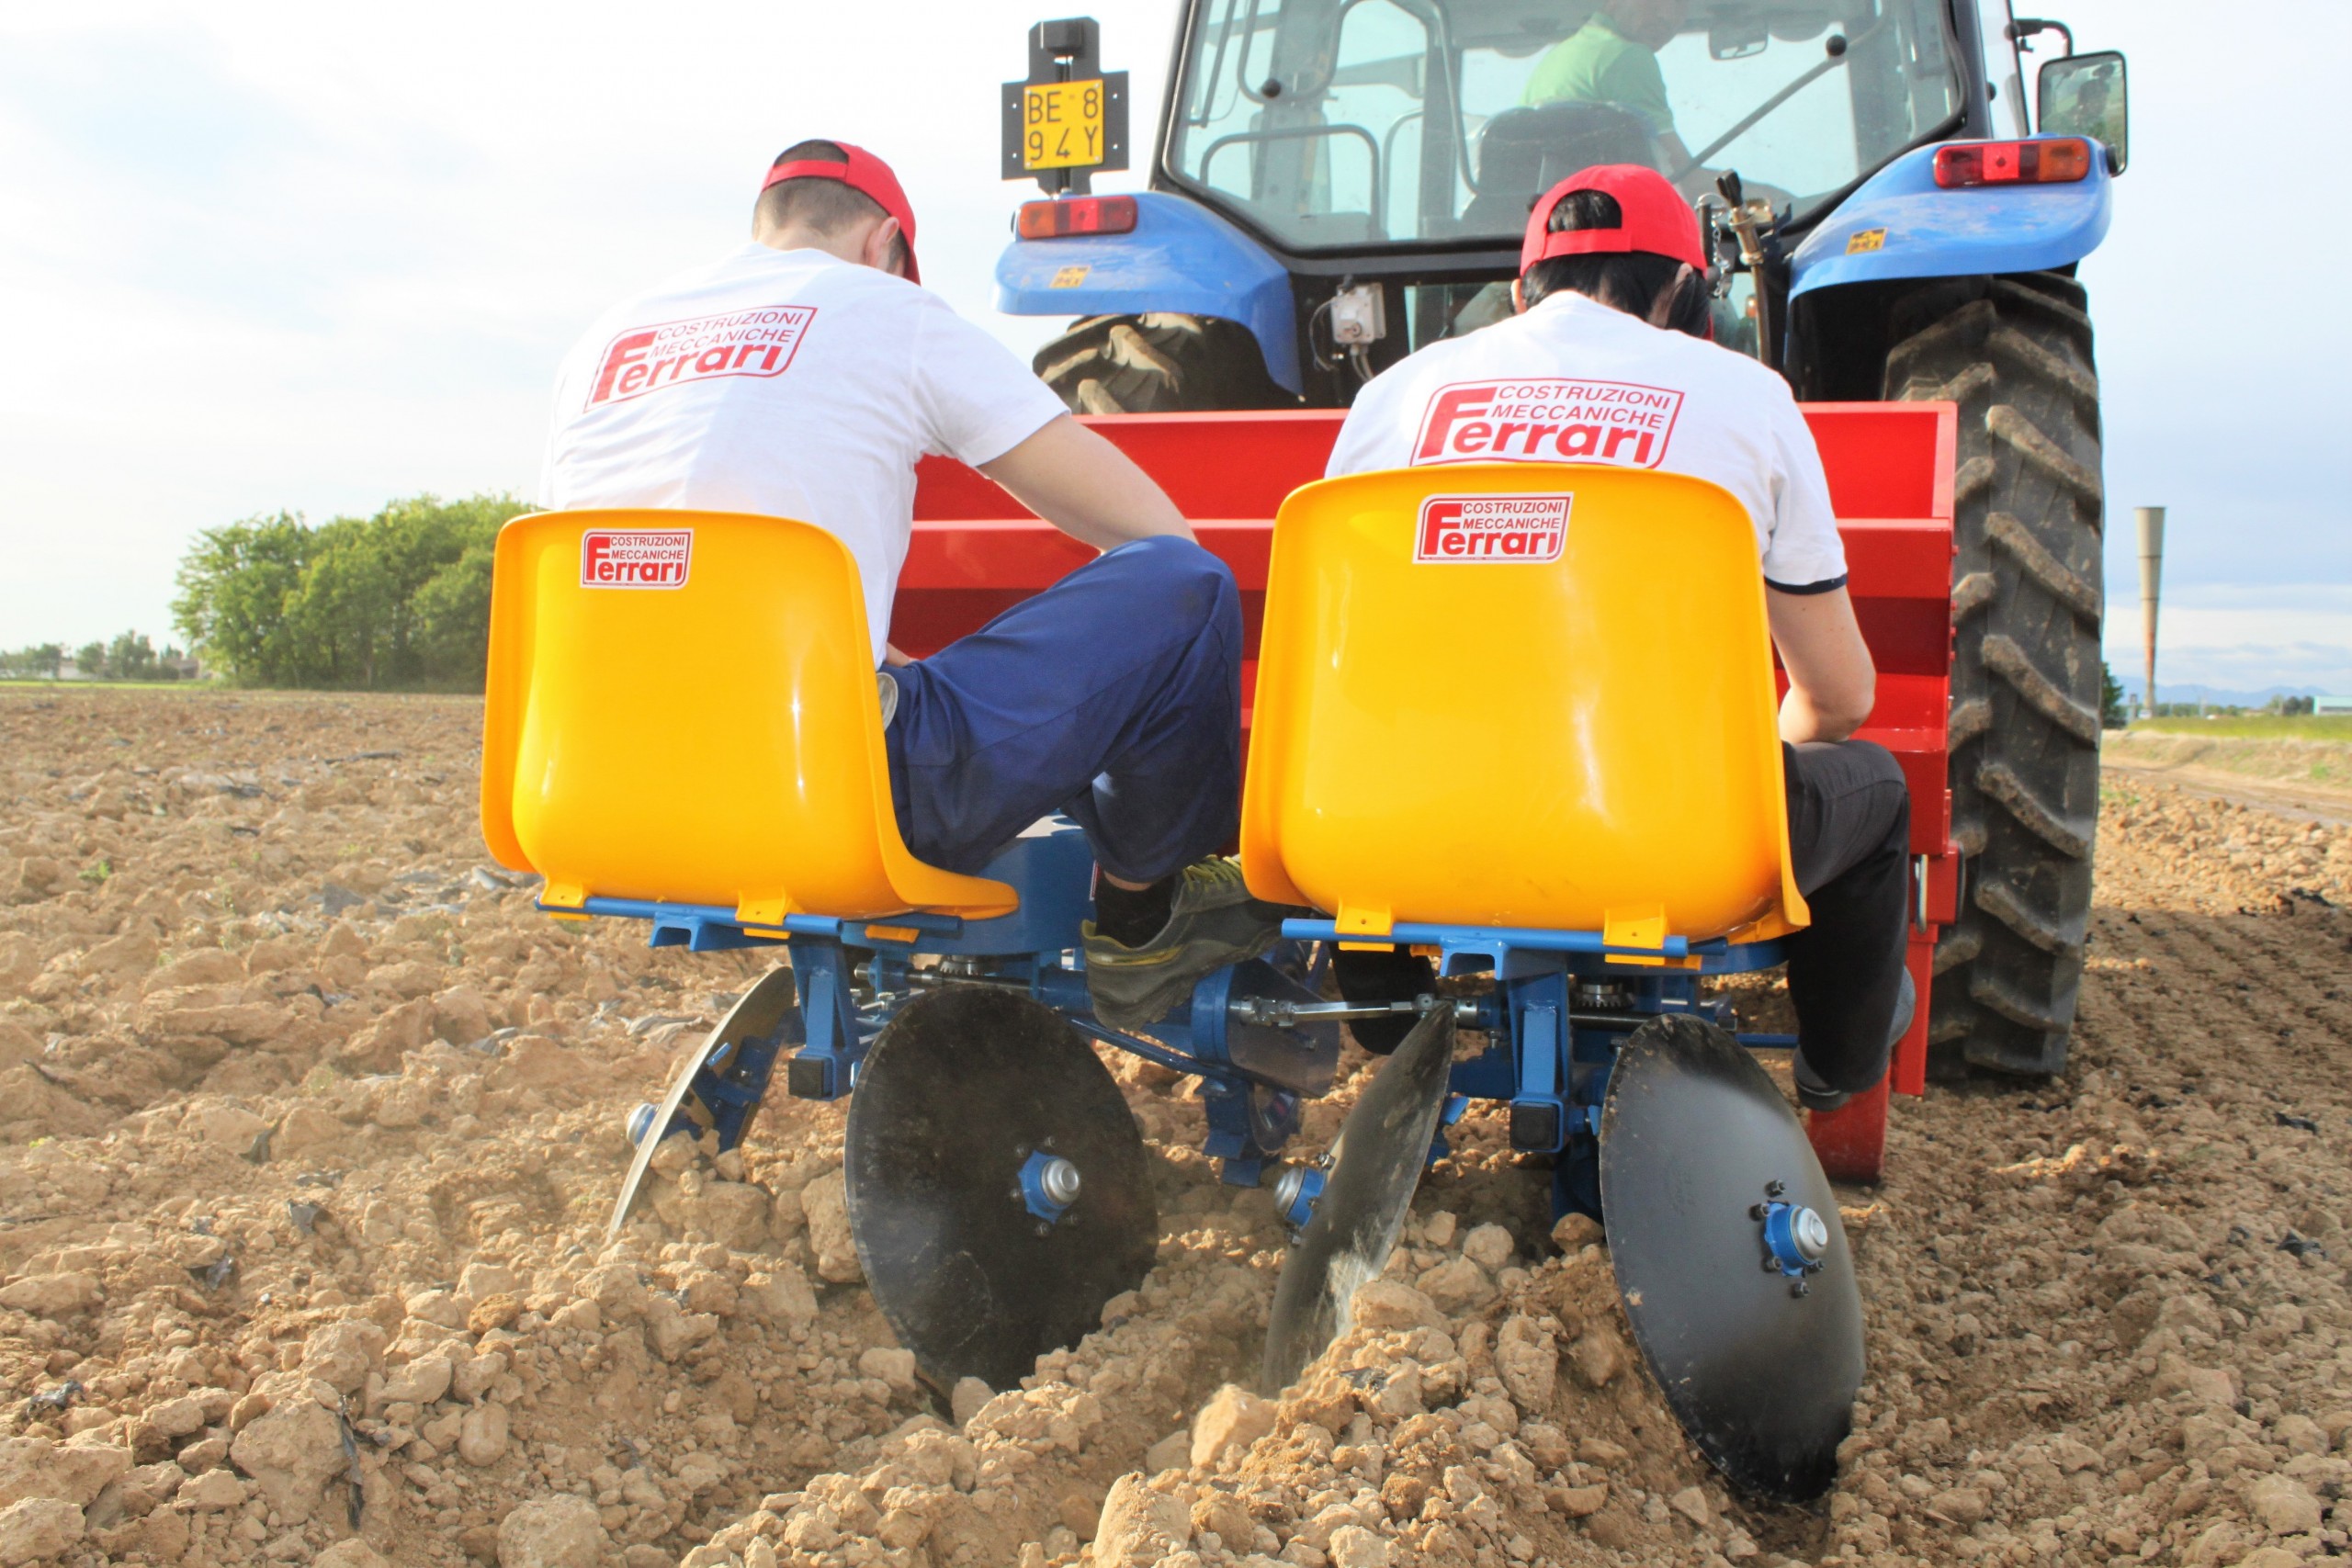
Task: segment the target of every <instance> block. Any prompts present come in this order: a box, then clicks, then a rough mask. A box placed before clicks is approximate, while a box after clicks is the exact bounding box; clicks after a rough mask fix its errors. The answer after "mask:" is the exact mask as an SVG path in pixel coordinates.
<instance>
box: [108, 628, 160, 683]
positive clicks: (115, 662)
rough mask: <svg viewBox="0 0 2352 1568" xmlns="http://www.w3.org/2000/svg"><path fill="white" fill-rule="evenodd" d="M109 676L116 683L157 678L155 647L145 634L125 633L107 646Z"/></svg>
mask: <svg viewBox="0 0 2352 1568" xmlns="http://www.w3.org/2000/svg"><path fill="white" fill-rule="evenodd" d="M107 678H108V679H110V680H116V681H152V680H153V679H154V678H155V645H154V644H153V643H151V642H149V641H148V640H147V635H146V634H145V633H144V632H124V633H122V634H121V635H119V637H116V638H115V639H114V641H113V642H111V643H109V644H107Z"/></svg>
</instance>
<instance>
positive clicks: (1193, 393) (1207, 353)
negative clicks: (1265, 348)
mask: <svg viewBox="0 0 2352 1568" xmlns="http://www.w3.org/2000/svg"><path fill="white" fill-rule="evenodd" d="M1032 363H1033V365H1034V367H1035V370H1036V372H1037V375H1038V378H1040V379H1042V380H1043V381H1044V382H1045V383H1046V385H1047V386H1049V387H1051V388H1053V389H1054V390H1055V391H1056V392H1057V393H1059V394H1060V395H1061V400H1062V401H1063V402H1065V403H1067V404H1069V409H1070V412H1072V413H1179V412H1208V411H1215V410H1219V409H1272V408H1295V407H1296V406H1297V405H1298V400H1297V399H1296V398H1295V397H1293V396H1291V394H1290V393H1288V392H1286V391H1284V390H1283V389H1282V388H1281V387H1279V386H1277V385H1276V384H1275V383H1274V380H1273V378H1272V377H1270V376H1268V375H1267V374H1266V361H1265V356H1264V355H1261V353H1259V351H1258V340H1257V339H1255V338H1253V337H1251V336H1250V332H1249V329H1248V328H1246V327H1243V326H1241V325H1240V324H1238V322H1234V321H1225V320H1223V319H1221V318H1219V317H1216V316H1187V315H1179V314H1176V313H1174V312H1172V311H1154V312H1153V313H1151V314H1150V315H1146V316H1090V317H1088V318H1087V319H1086V320H1084V321H1080V322H1078V323H1077V324H1076V325H1074V326H1072V327H1071V328H1070V330H1069V332H1067V333H1063V334H1062V335H1061V336H1060V337H1057V338H1056V339H1055V340H1054V341H1053V342H1051V343H1049V344H1046V346H1045V347H1043V348H1041V349H1039V350H1038V351H1037V356H1036V358H1035V360H1034V361H1033V362H1032Z"/></svg>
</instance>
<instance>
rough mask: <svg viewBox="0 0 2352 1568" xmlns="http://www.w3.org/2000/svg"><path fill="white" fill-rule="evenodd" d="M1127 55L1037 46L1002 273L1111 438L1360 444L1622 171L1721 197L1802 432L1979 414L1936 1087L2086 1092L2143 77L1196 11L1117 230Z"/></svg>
mask: <svg viewBox="0 0 2352 1568" xmlns="http://www.w3.org/2000/svg"><path fill="white" fill-rule="evenodd" d="M1096 39H1097V35H1096V29H1095V27H1094V24H1093V23H1092V22H1091V21H1088V20H1083V19H1077V20H1069V21H1061V22H1046V23H1041V24H1039V26H1038V27H1037V28H1035V29H1034V30H1033V32H1032V34H1031V37H1030V61H1031V74H1030V79H1029V82H1028V83H1026V84H1012V85H1010V86H1009V87H1008V91H1007V98H1006V172H1007V173H1008V175H1035V177H1037V178H1038V179H1039V182H1040V184H1041V185H1043V186H1045V188H1046V191H1047V192H1048V193H1049V195H1050V197H1051V199H1048V200H1043V201H1034V202H1031V203H1028V204H1026V205H1024V207H1023V209H1022V211H1021V214H1020V217H1019V220H1018V223H1017V230H1018V232H1019V235H1020V238H1018V239H1017V240H1016V241H1015V242H1014V243H1012V245H1011V246H1010V247H1009V248H1008V249H1007V250H1006V251H1005V253H1004V254H1003V256H1002V257H1001V260H1000V261H999V263H998V265H997V282H998V285H999V293H998V304H999V308H1000V309H1001V310H1005V311H1008V312H1010V313H1012V314H1018V315H1057V316H1075V317H1077V318H1078V320H1077V321H1075V322H1074V323H1073V324H1072V326H1071V327H1070V328H1069V331H1068V332H1067V333H1064V334H1063V335H1061V336H1060V337H1059V338H1058V339H1057V340H1056V341H1055V342H1053V343H1051V344H1048V345H1047V346H1046V348H1044V349H1042V350H1041V351H1039V353H1038V355H1037V357H1036V368H1037V371H1038V373H1039V374H1040V375H1041V376H1043V377H1044V378H1046V380H1047V381H1048V382H1049V383H1050V384H1052V385H1053V386H1054V388H1055V389H1057V390H1058V391H1059V392H1060V393H1061V394H1062V396H1063V398H1064V399H1065V400H1067V401H1068V402H1069V405H1070V406H1071V408H1073V409H1074V410H1076V411H1078V412H1081V413H1099V414H1115V413H1143V412H1175V411H1185V410H1223V409H1267V408H1285V407H1295V408H1337V407H1343V406H1345V405H1346V404H1347V403H1348V402H1349V400H1351V398H1352V397H1353V395H1354V392H1355V389H1357V388H1358V387H1360V386H1361V385H1363V382H1364V380H1365V379H1367V378H1369V377H1370V376H1372V375H1373V374H1374V373H1375V372H1377V371H1378V370H1380V369H1381V368H1382V367H1385V366H1387V365H1390V364H1393V363H1395V362H1396V361H1397V360H1398V359H1400V358H1402V357H1403V356H1405V355H1408V354H1410V353H1411V352H1413V351H1414V350H1415V349H1417V348H1419V347H1420V346H1422V345H1423V344H1429V343H1432V342H1435V341H1437V340H1438V339H1441V338H1444V337H1449V336H1456V335H1460V334H1462V333H1467V332H1471V331H1475V330H1476V329H1477V328H1478V327H1480V326H1482V325H1485V324H1487V323H1488V322H1490V321H1495V320H1498V319H1499V317H1500V316H1501V315H1502V314H1504V313H1506V312H1508V311H1509V310H1510V298H1509V280H1510V278H1511V277H1512V276H1513V275H1514V274H1515V273H1516V271H1517V263H1518V253H1519V243H1520V238H1521V231H1522V229H1523V227H1524V225H1525V223H1526V220H1527V214H1528V211H1529V209H1530V207H1531V206H1532V202H1533V199H1534V197H1535V196H1536V195H1537V194H1538V193H1539V192H1541V191H1543V190H1544V189H1545V188H1547V187H1548V186H1550V185H1552V184H1553V183H1554V182H1555V181H1557V180H1558V179H1560V178H1562V177H1563V176H1565V175H1568V174H1570V173H1572V172H1574V171H1575V170H1577V169H1578V168H1581V167H1584V166H1587V165H1589V164H1601V163H1643V164H1651V165H1654V166H1656V167H1658V168H1659V169H1661V170H1662V171H1663V172H1664V173H1665V174H1667V175H1668V177H1669V178H1671V179H1672V180H1674V181H1675V182H1676V184H1677V185H1678V186H1680V187H1681V188H1683V189H1684V190H1685V191H1686V192H1687V193H1689V194H1690V195H1691V198H1692V199H1693V201H1694V202H1695V203H1697V204H1698V205H1699V207H1700V208H1701V209H1702V216H1703V219H1704V221H1705V222H1706V224H1707V226H1708V229H1709V231H1710V232H1711V233H1712V234H1713V237H1714V241H1715V244H1716V251H1717V254H1718V256H1719V257H1720V260H1721V264H1722V265H1721V266H1720V268H1719V272H1718V276H1717V278H1716V299H1715V310H1716V323H1717V332H1716V337H1717V340H1718V341H1719V342H1722V343H1724V344H1726V345H1728V346H1732V347H1736V348H1737V349H1739V350H1741V351H1743V352H1746V353H1750V354H1754V355H1757V356H1758V357H1759V358H1760V359H1762V360H1763V361H1764V363H1766V364H1767V365H1770V366H1771V367H1774V368H1775V369H1777V370H1779V371H1780V372H1781V374H1782V375H1784V376H1785V377H1787V378H1788V379H1789V381H1790V382H1791V384H1792V386H1793V387H1794V389H1796V392H1797V395H1798V396H1799V397H1800V398H1802V399H1805V400H1816V401H1877V400H1951V401H1953V402H1956V403H1957V404H1959V406H1960V410H1961V422H1960V432H1961V434H1960V449H1959V451H1958V453H1957V454H1956V459H1957V462H1956V480H1955V482H1956V491H1957V493H1956V496H1955V503H1956V506H1955V510H1956V524H1955V537H1956V542H1957V558H1956V559H1955V561H1954V564H1953V606H1952V613H1953V616H1954V621H1955V625H1956V628H1957V646H1956V648H1955V649H1954V660H1953V668H1952V678H1951V712H1950V740H1951V748H1950V750H1951V795H1952V803H1951V804H1952V817H1951V824H1952V825H1951V837H1952V840H1953V841H1954V842H1955V843H1956V844H1957V845H1958V846H1959V848H1960V850H1961V852H1962V853H1963V854H1964V856H1965V857H1966V858H1965V862H1964V865H1965V874H1964V877H1963V880H1962V886H1961V897H1960V900H1959V915H1958V919H1956V920H1955V921H1954V922H1953V923H1951V925H1949V926H1947V927H1946V928H1945V931H1944V934H1943V937H1942V939H1941V942H1940V945H1939V948H1938V950H1937V953H1936V958H1935V970H1936V979H1935V984H1934V991H1933V998H1934V1001H1933V1021H1932V1026H1931V1028H1932V1032H1931V1035H1930V1063H1931V1066H1932V1068H1933V1069H1934V1070H1936V1071H1937V1072H1938V1074H1939V1076H1945V1077H1952V1076H1958V1075H1960V1074H1962V1073H1965V1072H1967V1071H1968V1070H1970V1069H1971V1068H1985V1069H1992V1070H1995V1071H1998V1072H2005V1073H2014V1074H2026V1075H2046V1074H2053V1073H2056V1072H2058V1071H2059V1070H2060V1069H2062V1068H2063V1067H2064V1064H2065V1054H2066V1043H2067V1039H2068V1033H2069V1031H2070V1029H2071V1027H2072V1025H2073V1022H2074V1015H2075V998H2076V993H2077V990H2078V987H2079V984H2080V980H2081V975H2082V964H2083V942H2084V937H2085V931H2086V922H2087V919H2088V915H2089V908H2090V893H2091V862H2090V851H2091V841H2092V837H2093V833H2094V829H2095V827H2096V823H2097V817H2098V732H2099V723H2100V713H2101V696H2102V688H2101V665H2100V662H2099V651H2098V650H2099V618H2100V609H2101V604H2100V598H2101V591H2100V570H2099V559H2100V557H2099V536H2100V524H2101V515H2102V487H2101V479H2100V471H2099V407H2098V397H2099V394H2098V377H2097V373H2096V371H2095V369H2094V366H2093V358H2092V341H2091V340H2092V334H2091V322H2090V316H2089V313H2088V310H2087V307H2086V299H2085V294H2084V289H2083V287H2082V285H2081V284H2080V282H2078V281H2077V279H2076V277H2075V268H2076V266H2077V265H2078V264H2079V263H2080V262H2081V261H2082V259H2083V258H2084V257H2085V256H2086V255H2087V254H2090V252H2091V251H2092V250H2093V249H2094V248H2095V247H2097V246H2098V243H2099V242H2100V240H2101V239H2102V237H2104V235H2105V233H2106V231H2107V227H2108V221H2109V212H2110V209H2111V205H2112V180H2113V177H2114V176H2115V175H2117V174H2120V172H2121V171H2122V168H2123V166H2124V163H2125V159H2126V157H2127V135H2126V118H2125V77H2124V62H2123V60H2122V57H2121V56H2120V55H2119V54H2115V53H2111V52H2110V53H2096V54H2076V53H2075V52H2074V39H2073V36H2072V34H2071V33H2070V32H2069V31H2068V30H2067V29H2066V28H2065V27H2064V24H2062V23H2058V22H2052V21H2045V20H2041V19H2034V18H2021V17H2013V16H2012V15H2011V14H2010V9H2009V6H2008V5H2007V3H2006V0H1598V3H1595V0H1189V4H1188V5H1187V6H1186V7H1185V9H1184V13H1183V17H1182V23H1181V26H1180V28H1179V32H1178V36H1177V39H1176V51H1175V60H1174V63H1173V67H1172V69H1171V71H1170V78H1169V85H1168V90H1167V94H1166V97H1165V100H1164V105H1163V108H1162V113H1161V117H1160V120H1159V129H1158V133H1157V135H1156V137H1155V139H1154V141H1153V143H1152V147H1151V159H1150V179H1149V188H1148V190H1145V191H1142V192H1138V193H1136V194H1134V195H1129V196H1110V197H1098V196H1093V195H1091V194H1090V193H1089V190H1088V181H1087V174H1088V172H1089V170H1090V169H1091V168H1103V167H1114V168H1123V167H1125V166H1126V164H1125V123H1124V122H1125V78H1124V76H1123V75H1114V76H1110V77H1105V76H1103V73H1101V72H1100V70H1099V66H1098V62H1097V61H1096V58H1095V55H1096V49H1097V41H1096ZM2052 39H2064V52H2063V53H2060V52H2057V51H2052V50H2050V49H2049V47H2048V45H2049V43H2050V41H2051V40H2052ZM2036 50H2039V51H2041V53H2042V55H2043V56H2044V58H2041V60H2040V62H2039V63H2040V67H2041V69H2040V71H2039V73H2038V82H2037V87H2038V91H2037V93H2036V95H2035V96H2036V99H2037V100H2038V101H2036V102H2035V103H2034V104H2033V105H2031V106H2030V110H2029V104H2028V99H2027V91H2026V86H2025V71H2024V64H2025V59H2026V57H2027V53H2028V52H2029V51H2036ZM1089 83H1091V84H1093V85H1095V86H1096V87H1097V88H1099V89H1101V90H1100V91H1099V92H1097V93H1095V94H1094V95H1092V96H1088V95H1087V93H1086V87H1087V85H1088V84H1089ZM1024 106H1025V111H1024ZM1089 117H1092V118H1089Z"/></svg>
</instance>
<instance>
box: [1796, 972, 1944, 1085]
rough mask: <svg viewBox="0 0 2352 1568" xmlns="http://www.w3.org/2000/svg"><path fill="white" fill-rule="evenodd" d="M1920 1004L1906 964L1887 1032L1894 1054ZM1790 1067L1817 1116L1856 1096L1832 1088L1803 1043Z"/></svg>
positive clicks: (1888, 1047)
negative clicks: (1807, 1055) (1807, 1056)
mask: <svg viewBox="0 0 2352 1568" xmlns="http://www.w3.org/2000/svg"><path fill="white" fill-rule="evenodd" d="M1918 1005H1919V990H1918V987H1916V986H1914V985H1913V984H1912V983H1911V971H1910V970H1909V969H1908V968H1905V970H1904V971H1903V984H1902V986H1901V987H1900V988H1898V989H1897V990H1896V991H1895V993H1894V1024H1893V1026H1892V1027H1890V1028H1889V1029H1888V1030H1887V1032H1886V1050H1887V1055H1888V1056H1889V1057H1890V1058H1892V1057H1893V1055H1894V1047H1895V1045H1896V1044H1897V1043H1900V1042H1901V1041H1902V1039H1903V1036H1904V1035H1905V1033H1906V1032H1909V1030H1910V1028H1911V1014H1912V1012H1913V1011H1914V1010H1916V1009H1917V1007H1918ZM1789 1070H1790V1073H1791V1076H1792V1077H1794V1078H1795V1079H1796V1081H1797V1103H1798V1104H1799V1105H1802V1106H1804V1108H1805V1109H1806V1110H1807V1111H1812V1112H1814V1113H1815V1115H1817V1116H1826V1115H1827V1114H1828V1113H1829V1112H1831V1111H1838V1110H1841V1109H1843V1108H1844V1106H1845V1104H1846V1102H1847V1101H1848V1100H1851V1099H1853V1098H1854V1096H1853V1094H1852V1092H1851V1091H1850V1090H1847V1089H1831V1088H1830V1087H1829V1085H1828V1083H1827V1082H1826V1080H1824V1079H1823V1077H1821V1075H1820V1074H1818V1073H1816V1072H1815V1071H1814V1070H1813V1068H1812V1067H1811V1066H1809V1065H1807V1063H1806V1062H1805V1059H1804V1046H1803V1045H1799V1046H1798V1047H1797V1054H1796V1059H1795V1060H1794V1061H1793V1062H1792V1063H1790V1064H1789Z"/></svg>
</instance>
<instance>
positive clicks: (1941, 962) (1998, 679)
mask: <svg viewBox="0 0 2352 1568" xmlns="http://www.w3.org/2000/svg"><path fill="white" fill-rule="evenodd" d="M1888 341H1889V342H1890V343H1891V344H1893V347H1892V349H1891V350H1890V352H1889V353H1888V355H1887V361H1886V382H1885V394H1886V396H1887V397H1888V398H1889V399H1891V400H1906V401H1916V400H1950V401H1952V402H1956V403H1958V404H1959V405H1960V450H1959V453H1958V459H1959V468H1958V474H1957V479H1956V482H1955V484H1954V487H1953V497H1952V499H1953V508H1954V519H1953V535H1954V543H1955V545H1956V546H1957V547H1958V550H1959V554H1958V557H1957V558H1956V559H1955V560H1954V561H1953V563H1952V621H1953V629H1954V646H1953V658H1952V670H1951V796H1952V802H1951V806H1952V828H1951V833H1952V839H1953V841H1954V842H1955V843H1956V844H1958V846H1959V847H1960V849H1961V852H1962V854H1963V855H1964V856H1965V857H1966V858H1965V862H1964V865H1963V874H1962V897H1961V906H1960V910H1959V916H1958V919H1955V920H1954V921H1953V923H1952V924H1951V925H1949V926H1947V927H1946V928H1944V931H1943V934H1942V936H1941V938H1940V939H1939V942H1938V943H1937V946H1936V959H1935V975H1936V978H1935V986H1934V990H1933V1004H1932V1009H1931V1012H1930V1022H1929V1025H1928V1068H1929V1071H1930V1072H1931V1073H1932V1074H1934V1075H1935V1076H1937V1077H1961V1076H1964V1075H1965V1074H1967V1073H1968V1072H1969V1071H1970V1069H1972V1068H1975V1069H1989V1070H1992V1071H1995V1072H1999V1073H2010V1074H2019V1075H2025V1076H2034V1077H2041V1076H2049V1075H2054V1074H2056V1073H2059V1072H2062V1071H2064V1068H2065V1066H2066V1045H2067V1039H2068V1034H2069V1032H2070V1031H2071V1030H2072V1029H2073V1027H2074V1021H2075V1000H2076V997H2077V995H2078V993H2079V991H2080V989H2081V986H2082V976H2083V942H2084V938H2085V934H2086V931H2087V928H2088V923H2089V919H2090V902H2091V850H2092V845H2093V840H2094V838H2095V836H2096V834H2097V831H2098V741H2099V715H2100V706H2101V698H2102V695H2103V688H2102V685H2101V677H2102V672H2103V667H2102V666H2101V664H2100V662H2099V616H2100V612H2101V608H2102V605H2101V587H2100V581H2101V577H2100V570H2099V563H2100V549H2099V535H2100V528H2101V525H2102V523H2103V495H2102V485H2101V481H2100V477H2099V406H2098V372H2097V370H2096V368H2095V367H2094V365H2093V362H2092V357H2091V322H2090V316H2089V314H2088V312H2087V310H2086V305H2085V297H2084V291H2083V288H2082V286H2081V285H2080V284H2079V283H2077V282H2075V280H2074V279H2073V278H2072V277H2070V276H2064V275H2062V274H2059V273H2051V272H2043V273H2029V274H2023V275H2018V276H2007V277H1971V278H1951V279H1945V280H1939V281H1937V282H1932V283H1928V284H1926V285H1923V286H1921V287H1920V288H1916V289H1913V290H1911V291H1910V292H1908V293H1906V294H1905V295H1902V296H1900V297H1899V298H1898V299H1896V300H1895V302H1894V312H1893V316H1892V319H1891V321H1890V332H1889V334H1888Z"/></svg>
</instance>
